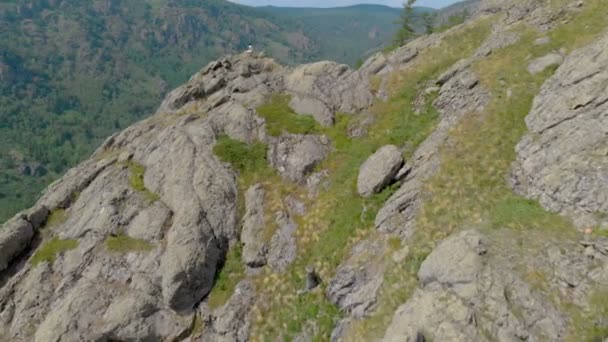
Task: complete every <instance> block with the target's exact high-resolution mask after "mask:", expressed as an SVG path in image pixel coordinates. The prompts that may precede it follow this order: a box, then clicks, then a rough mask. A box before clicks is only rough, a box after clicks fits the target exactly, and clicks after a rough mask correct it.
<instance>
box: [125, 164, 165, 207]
mask: <svg viewBox="0 0 608 342" xmlns="http://www.w3.org/2000/svg"><path fill="white" fill-rule="evenodd" d="M126 165H127V167H128V168H129V171H131V176H129V183H130V184H131V187H132V188H133V189H134V190H135V191H137V192H140V193H142V194H143V195H144V197H145V198H146V200H147V201H148V202H149V203H154V202H156V201H158V200H159V199H160V196H158V194H155V193H153V192H152V191H150V190H149V189H148V188H146V185H145V183H144V174H145V173H146V168H145V166H143V165H141V164H138V163H136V162H134V161H129V162H127V163H126Z"/></svg>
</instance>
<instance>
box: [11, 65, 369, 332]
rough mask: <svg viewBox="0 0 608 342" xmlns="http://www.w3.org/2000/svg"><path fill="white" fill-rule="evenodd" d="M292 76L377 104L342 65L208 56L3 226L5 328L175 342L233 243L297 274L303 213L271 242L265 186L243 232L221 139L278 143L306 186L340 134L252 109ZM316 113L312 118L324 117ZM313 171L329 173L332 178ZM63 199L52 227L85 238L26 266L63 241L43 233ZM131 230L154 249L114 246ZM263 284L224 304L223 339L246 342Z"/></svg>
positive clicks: (342, 107) (307, 90) (346, 98)
mask: <svg viewBox="0 0 608 342" xmlns="http://www.w3.org/2000/svg"><path fill="white" fill-rule="evenodd" d="M285 80H287V84H289V85H290V88H291V90H290V91H291V92H294V93H295V92H297V94H298V95H299V96H302V97H305V98H311V99H317V100H319V101H322V102H323V103H324V104H325V105H327V106H328V108H330V109H331V112H332V114H331V115H332V116H333V115H334V114H333V113H334V112H335V111H338V110H339V111H355V110H360V109H362V108H365V107H366V106H369V104H370V103H371V95H370V94H369V92H367V93H364V95H363V96H360V93H361V92H365V91H367V88H366V87H365V80H364V76H361V75H360V74H359V73H356V72H353V71H352V70H350V69H348V68H347V67H345V66H342V65H338V64H335V63H325V64H323V63H321V64H317V65H313V66H310V67H306V66H303V67H301V68H296V69H295V70H291V69H288V68H285V67H282V66H279V65H278V64H276V63H274V61H272V60H271V59H267V58H259V57H257V56H249V55H243V56H236V57H232V58H226V59H223V60H220V61H217V62H214V63H211V64H209V65H208V66H207V67H205V68H204V69H203V70H201V72H199V73H197V74H196V75H195V76H193V77H192V78H191V80H190V81H189V82H188V83H187V84H186V85H184V86H182V87H180V88H178V89H176V90H174V91H173V92H171V93H170V94H169V95H168V96H167V98H166V99H165V100H164V101H163V103H162V104H161V106H160V107H159V109H158V111H157V114H156V115H155V116H153V117H151V118H149V119H147V120H144V121H142V122H141V123H138V124H136V125H133V126H131V127H129V128H128V129H126V130H125V131H123V132H121V133H119V134H116V135H114V136H112V137H110V138H109V139H108V140H106V142H104V144H103V145H102V146H101V147H100V148H99V149H98V151H97V152H96V153H95V155H94V156H93V158H92V159H91V160H89V161H86V162H84V163H83V164H81V165H80V166H78V167H76V168H74V169H73V170H70V171H69V172H68V174H67V175H66V176H65V177H64V178H63V179H61V180H59V181H58V182H56V183H55V184H53V185H51V186H50V187H49V189H48V190H47V191H46V192H45V194H44V195H43V196H42V198H41V199H40V201H39V203H38V204H37V205H36V207H35V208H34V209H32V210H31V211H29V212H25V213H23V214H20V215H18V216H16V217H15V218H14V219H13V220H11V221H9V222H8V223H7V224H6V225H5V226H4V227H3V229H2V231H1V234H0V246H3V248H2V250H1V252H0V266H1V267H0V269H2V270H4V269H7V268H8V269H7V271H6V272H7V273H6V275H4V276H3V277H4V280H3V281H4V282H5V284H4V285H3V287H2V289H1V292H0V304H1V305H0V306H1V307H2V309H1V310H0V325H1V328H0V335H1V336H7V337H10V338H11V339H12V340H15V341H21V340H23V341H26V340H32V339H34V340H36V341H55V340H96V339H120V340H125V339H126V340H128V339H137V338H143V339H144V340H159V339H168V340H171V339H176V338H178V337H183V336H184V334H187V333H188V331H189V329H190V328H191V325H192V317H193V308H194V307H195V306H196V305H198V304H199V303H200V302H201V300H202V299H203V298H204V297H205V296H206V295H207V293H209V291H210V289H211V287H212V285H213V280H214V277H215V274H216V271H217V268H218V265H219V264H220V263H221V262H222V259H223V258H224V255H225V254H226V252H227V249H228V246H229V245H230V241H236V240H237V239H239V237H240V238H241V239H242V241H243V242H244V243H245V247H244V259H245V262H246V264H247V265H249V266H254V267H258V266H261V265H263V264H265V263H266V262H268V264H269V265H270V267H271V268H273V269H275V270H277V271H282V270H284V269H285V268H286V267H287V266H288V265H289V264H290V263H291V262H292V261H293V260H294V258H295V256H296V255H297V249H296V240H295V235H294V234H295V230H296V229H297V225H296V224H295V223H294V221H293V219H292V218H291V214H290V213H289V212H284V211H279V212H276V213H275V215H276V217H275V221H276V225H277V226H278V229H277V231H276V232H275V233H274V235H273V236H272V238H271V239H270V241H261V240H260V238H261V237H262V234H261V231H260V230H263V229H264V228H265V224H266V223H265V222H264V204H263V189H261V188H259V187H254V188H252V189H251V191H250V193H248V195H247V196H246V197H247V198H246V202H247V203H246V206H247V210H248V215H246V217H245V219H244V227H243V232H242V233H239V229H238V228H239V220H238V218H237V183H236V175H235V173H234V171H233V170H232V169H231V168H230V166H229V165H228V164H225V163H223V162H221V161H220V160H219V159H218V158H217V157H216V156H215V155H214V154H213V146H214V144H215V142H216V139H217V137H218V136H219V135H220V134H226V135H228V136H230V137H231V138H232V139H236V140H239V141H243V142H246V143H252V142H254V141H262V142H266V143H268V144H269V145H270V148H269V155H268V160H269V163H270V165H271V166H274V167H275V168H277V169H278V170H279V172H280V173H281V174H283V176H284V177H285V178H286V179H288V180H289V181H293V182H306V181H307V179H306V177H307V176H308V174H309V173H310V172H312V171H313V169H314V167H315V166H316V165H317V164H318V163H320V162H321V161H322V160H323V159H324V158H325V157H326V156H327V154H328V153H329V152H330V149H331V143H330V141H329V139H327V138H326V137H324V136H314V135H291V134H285V135H283V136H281V137H278V138H272V137H268V136H267V135H266V131H265V125H264V123H265V122H264V119H262V118H260V117H259V116H257V115H256V112H255V110H254V109H253V108H254V107H255V106H257V105H260V104H262V103H263V102H264V101H266V96H267V95H270V94H272V93H276V92H285V91H287V88H286V87H285V83H286V82H285ZM354 85H356V87H351V86H354ZM317 109H318V108H314V110H313V111H312V112H311V113H306V114H311V115H313V116H316V117H317V119H319V120H320V121H322V120H321V119H320V117H319V116H318V115H317ZM325 114H327V113H325ZM322 123H323V122H322ZM331 123H332V122H329V121H327V122H325V124H331ZM138 164H140V165H141V167H142V169H145V173H144V174H143V175H142V176H141V181H143V184H144V185H145V188H146V189H145V190H141V189H139V190H135V189H134V187H133V177H134V175H133V174H132V173H133V172H134V171H132V170H131V167H132V165H138ZM321 174H322V173H320V174H319V175H321ZM311 177H316V178H318V179H319V183H320V182H321V179H322V177H321V176H314V175H313V176H311ZM311 182H312V181H311ZM153 194H155V195H153ZM157 198H158V199H157ZM294 205H295V207H297V208H296V209H298V208H299V206H298V205H297V203H296V204H294ZM59 209H65V213H66V215H65V216H66V217H67V219H66V220H65V222H60V223H59V224H57V225H56V226H54V227H52V229H51V231H50V232H49V233H45V234H49V235H50V236H51V237H55V238H57V239H60V240H67V239H72V240H74V241H75V243H76V245H77V247H76V248H73V249H69V250H67V251H64V252H63V253H59V254H57V256H56V260H54V261H52V262H42V263H41V264H38V265H36V266H33V265H32V264H31V263H29V262H25V260H26V258H27V257H28V256H29V255H30V254H31V253H33V252H34V250H33V249H35V248H36V247H37V245H32V244H38V243H42V244H44V243H46V242H47V240H48V239H50V237H48V238H44V239H41V238H40V237H38V235H39V234H38V230H39V229H41V228H42V227H43V226H44V223H45V221H46V220H47V217H48V216H49V214H50V212H52V211H56V210H59ZM298 210H299V209H298ZM49 229H50V228H49ZM123 236H124V237H128V238H129V239H139V240H140V241H141V243H144V244H146V246H147V247H146V248H145V250H127V251H119V252H113V251H110V250H109V249H108V247H107V244H108V242H107V241H108V240H109V239H112V238H115V237H118V238H121V237H123ZM39 240H42V241H39ZM22 256H23V257H22ZM42 279H45V280H44V281H42ZM40 284H44V286H43V287H41V286H40ZM251 291H252V288H251V285H247V284H244V285H243V286H242V292H241V297H242V296H245V297H246V298H249V299H247V300H243V298H245V297H243V298H241V297H238V298H237V297H235V303H234V304H233V305H228V306H227V307H226V309H225V310H226V312H224V313H219V314H218V316H217V317H218V319H217V320H216V321H215V323H214V325H213V327H214V328H213V330H212V331H213V334H214V335H213V336H215V337H217V338H218V339H225V340H233V339H235V338H237V339H240V340H245V339H246V335H247V333H246V330H243V332H241V333H234V334H233V331H232V330H234V329H233V328H234V327H236V325H238V324H239V322H240V321H241V320H243V319H244V318H243V317H244V316H243V315H245V313H246V312H247V310H246V307H247V306H246V305H245V306H244V303H250V304H251V303H252V300H253V294H252V292H251ZM34 294H35V296H34ZM34 303H35V305H34ZM250 304H249V305H250ZM239 310H241V311H240V312H242V314H237V313H236V312H237V311H239ZM231 314H234V315H235V316H234V319H233V322H232V323H230V322H229V319H228V318H227V317H228V316H229V315H231ZM227 315H228V316H227ZM235 324H236V325H235ZM210 333H211V332H210ZM209 336H211V335H209ZM215 337H214V338H215Z"/></svg>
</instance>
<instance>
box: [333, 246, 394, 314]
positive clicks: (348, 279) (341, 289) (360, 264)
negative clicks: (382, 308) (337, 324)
mask: <svg viewBox="0 0 608 342" xmlns="http://www.w3.org/2000/svg"><path fill="white" fill-rule="evenodd" d="M384 252H385V244H384V243H383V242H382V241H380V240H365V241H363V242H361V243H359V244H357V245H356V246H355V247H354V248H353V250H352V252H351V255H350V256H349V257H348V258H347V259H346V260H345V261H344V262H343V263H342V264H341V265H340V267H338V270H337V271H336V275H335V276H334V278H333V279H331V281H330V283H329V286H328V287H327V289H326V291H325V293H326V296H327V298H328V299H329V301H331V302H332V303H334V304H335V305H336V306H337V307H339V308H340V310H342V311H343V312H344V313H346V314H348V315H349V316H351V317H354V318H362V317H365V316H366V315H367V314H368V313H369V312H370V311H372V310H373V308H374V307H375V305H376V300H377V294H378V291H379V290H380V287H381V286H382V283H383V282H384V276H383V273H384V267H383V265H382V262H381V260H382V256H383V255H384ZM362 255H365V256H367V257H366V258H362V257H361V256H362Z"/></svg>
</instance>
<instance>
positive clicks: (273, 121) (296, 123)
mask: <svg viewBox="0 0 608 342" xmlns="http://www.w3.org/2000/svg"><path fill="white" fill-rule="evenodd" d="M290 99H291V97H290V96H289V95H279V94H275V95H273V96H272V97H271V98H270V101H268V102H266V103H265V104H263V105H261V106H260V107H258V108H257V112H258V114H259V115H260V116H261V117H263V118H265V119H266V130H267V132H268V134H270V135H272V136H279V135H281V134H282V133H283V132H288V133H293V134H310V133H316V132H318V127H317V122H316V121H315V119H314V118H313V117H312V116H310V115H299V114H296V113H295V112H294V111H293V110H292V109H291V108H289V101H290Z"/></svg>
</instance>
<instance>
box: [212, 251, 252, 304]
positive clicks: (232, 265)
mask: <svg viewBox="0 0 608 342" xmlns="http://www.w3.org/2000/svg"><path fill="white" fill-rule="evenodd" d="M242 251H243V247H242V246H241V245H240V244H236V245H234V246H232V247H231V248H230V250H229V251H228V254H227V255H226V261H225V262H224V266H223V267H222V268H221V269H220V270H219V271H218V273H217V275H216V279H215V284H214V285H213V289H212V290H211V292H210V293H209V297H208V301H207V303H208V304H209V307H210V308H212V309H213V308H217V307H220V306H222V305H224V304H225V303H226V302H227V301H228V299H229V298H230V296H232V294H233V293H234V288H235V287H236V285H237V284H238V283H239V281H241V279H243V277H244V276H245V269H244V267H243V261H242Z"/></svg>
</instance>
